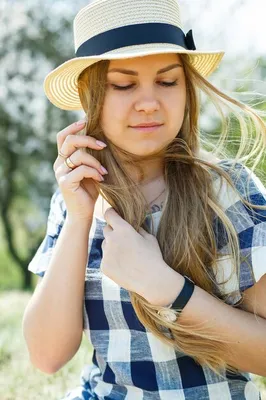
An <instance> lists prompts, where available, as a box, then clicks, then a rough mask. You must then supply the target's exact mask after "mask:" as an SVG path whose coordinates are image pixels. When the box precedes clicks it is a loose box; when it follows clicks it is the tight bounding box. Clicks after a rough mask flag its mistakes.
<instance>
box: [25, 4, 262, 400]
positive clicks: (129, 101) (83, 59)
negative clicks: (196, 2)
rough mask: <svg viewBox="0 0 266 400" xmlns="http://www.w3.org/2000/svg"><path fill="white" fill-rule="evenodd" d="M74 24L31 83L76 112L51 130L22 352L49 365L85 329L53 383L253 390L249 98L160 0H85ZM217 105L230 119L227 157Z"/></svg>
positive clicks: (256, 323) (174, 8) (194, 394)
mask: <svg viewBox="0 0 266 400" xmlns="http://www.w3.org/2000/svg"><path fill="white" fill-rule="evenodd" d="M74 34H75V47H76V49H75V50H76V58H74V59H73V60H69V61H67V62H66V63H64V64H63V65H61V66H60V67H58V68H57V69H55V70H54V71H52V72H51V73H50V74H49V75H48V76H47V78H46V80H45V92H46V94H47V96H48V98H49V99H50V101H51V102H52V103H53V104H54V105H56V106H57V107H59V108H61V109H64V110H77V109H83V110H84V111H85V114H86V117H87V119H86V121H81V122H80V123H78V124H73V125H71V126H69V127H67V128H65V129H63V130H62V131H61V132H59V133H58V135H57V147H58V157H57V159H56V160H55V163H54V172H55V177H56V180H57V182H58V188H57V190H56V191H55V193H54V194H53V196H52V199H51V207H50V213H49V217H48V224H47V232H46V236H45V238H44V240H43V243H42V244H41V246H40V248H39V249H38V251H37V253H36V255H35V257H34V258H33V260H32V261H31V263H30V265H29V270H30V271H32V272H33V273H35V274H37V275H39V277H40V278H39V282H38V285H37V287H36V289H35V292H34V294H33V296H32V299H31V300H30V302H29V304H28V306H27V309H26V310H25V314H24V319H23V332H24V336H25V340H26V343H27V346H28V350H29V355H30V358H31V361H32V363H33V364H34V365H35V366H36V367H37V368H38V369H40V370H42V371H44V372H46V373H54V372H56V371H58V370H59V369H60V368H62V367H63V366H64V365H65V364H66V363H67V362H68V361H69V360H70V359H72V357H73V356H74V355H75V354H76V352H77V351H78V349H79V346H80V343H81V340H82V334H83V332H84V333H85V334H86V336H87V337H88V339H89V341H90V343H91V344H92V346H93V356H92V360H91V363H89V360H88V365H87V366H85V367H84V370H83V371H82V375H81V385H80V386H79V387H77V388H76V389H74V390H71V391H69V392H68V393H67V394H66V396H65V399H76V400H78V399H83V400H84V399H112V400H118V399H119V400H120V399H127V400H129V399H130V400H138V399H145V400H146V399H166V400H172V399H186V400H187V399H195V398H200V399H202V400H203V399H204V400H205V399H206V400H207V399H210V400H217V399H223V400H225V399H226V400H227V399H237V400H241V399H243V400H244V399H248V400H255V399H260V398H261V397H260V393H259V390H258V388H257V387H256V386H255V384H254V383H253V381H252V380H251V376H250V373H254V374H257V375H262V376H266V334H265V333H266V295H265V293H266V290H265V289H266V275H265V274H266V264H265V259H266V189H265V187H264V186H263V184H262V182H261V180H260V179H259V177H258V176H257V175H256V174H255V173H254V169H255V167H256V165H257V163H258V162H259V161H260V159H261V157H262V155H263V152H264V151H265V147H266V125H265V122H264V120H263V119H262V118H261V115H262V114H261V115H260V113H259V112H258V111H255V109H252V108H251V107H249V106H247V105H244V104H243V103H241V102H239V101H237V100H235V99H233V98H231V97H229V96H227V95H226V94H224V93H223V92H221V91H220V90H218V89H217V88H215V87H214V86H213V85H212V84H211V83H210V82H209V81H208V80H207V79H206V78H207V76H209V75H210V74H211V73H212V72H213V71H214V70H215V69H216V68H217V67H218V65H219V63H220V61H221V59H222V56H223V54H224V53H223V52H220V51H212V52H210V51H199V50H196V47H195V43H194V40H193V36H192V31H190V32H189V33H188V34H187V35H185V34H184V33H183V31H182V28H181V24H180V18H179V7H178V4H177V2H176V1H175V0H164V1H163V2H162V1H161V0H160V1H154V0H145V1H144V0H134V2H133V3H132V2H131V1H129V0H128V1H127V0H124V1H123V4H121V0H108V1H106V0H105V1H104V0H97V1H94V2H92V3H91V4H89V5H88V6H87V7H85V8H83V9H82V10H81V11H80V12H79V13H78V14H77V16H76V18H75V20H74ZM200 91H202V92H204V93H205V94H206V95H208V96H209V97H210V99H211V100H212V101H213V103H214V105H215V106H216V107H217V110H218V111H220V113H221V117H222V125H221V135H220V138H219V143H215V144H213V143H209V142H207V140H206V139H205V138H204V135H203V134H202V132H201V130H200V126H199V118H200V96H199V94H200ZM223 107H228V110H229V111H231V112H232V115H233V116H234V117H235V119H236V121H238V122H239V127H240V139H241V142H240V146H239V151H238V152H237V155H236V156H235V158H234V159H233V158H231V157H229V156H228V153H227V152H226V147H225V144H226V145H227V144H228V142H229V140H230V131H229V126H228V124H227V121H226V115H225V112H224V110H223ZM245 118H247V119H248V121H247V120H246V119H245ZM251 128H253V131H251ZM250 135H253V136H252V140H253V142H252V140H251V136H250ZM101 142H104V143H105V144H101ZM211 149H212V150H211ZM251 159H252V169H250V168H249V167H247V164H248V161H249V160H251ZM105 168H106V169H107V173H106V171H105Z"/></svg>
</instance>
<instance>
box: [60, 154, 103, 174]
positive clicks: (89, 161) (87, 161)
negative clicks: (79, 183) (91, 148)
mask: <svg viewBox="0 0 266 400" xmlns="http://www.w3.org/2000/svg"><path fill="white" fill-rule="evenodd" d="M70 160H71V161H72V163H73V164H74V165H75V168H77V167H79V166H80V165H87V166H89V167H92V168H95V169H97V170H98V172H99V173H100V174H104V171H103V170H102V169H101V168H102V165H101V163H100V161H98V160H97V159H96V158H95V157H93V156H92V155H90V154H88V153H86V152H85V151H81V150H77V151H75V152H74V153H73V154H72V155H71V158H70ZM64 164H65V163H64ZM66 168H67V166H66Z"/></svg>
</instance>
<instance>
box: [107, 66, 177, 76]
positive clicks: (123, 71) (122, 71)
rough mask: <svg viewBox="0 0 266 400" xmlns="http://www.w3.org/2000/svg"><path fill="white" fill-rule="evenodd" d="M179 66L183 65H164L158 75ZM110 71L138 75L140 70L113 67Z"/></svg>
mask: <svg viewBox="0 0 266 400" xmlns="http://www.w3.org/2000/svg"><path fill="white" fill-rule="evenodd" d="M179 67H181V68H182V65H181V64H171V65H168V67H164V68H162V69H159V71H157V73H156V75H159V74H163V73H164V72H167V71H170V70H171V69H174V68H179ZM109 72H121V74H126V75H134V76H138V72H136V71H132V70H130V69H124V68H112V69H110V70H109V71H108V73H109Z"/></svg>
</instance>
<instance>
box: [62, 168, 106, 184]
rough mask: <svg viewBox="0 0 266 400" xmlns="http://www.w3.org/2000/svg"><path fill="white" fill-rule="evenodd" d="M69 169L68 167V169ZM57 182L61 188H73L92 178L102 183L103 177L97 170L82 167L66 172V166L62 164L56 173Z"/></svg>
mask: <svg viewBox="0 0 266 400" xmlns="http://www.w3.org/2000/svg"><path fill="white" fill-rule="evenodd" d="M66 168H67V167H66ZM55 176H56V179H57V182H58V184H59V185H60V186H63V187H71V186H73V185H74V186H75V187H76V186H77V183H80V182H81V181H82V180H83V179H84V178H92V179H94V180H96V181H98V182H102V178H103V177H102V176H101V174H99V172H98V171H96V169H94V168H91V167H87V166H86V165H81V166H80V167H77V168H75V169H73V170H70V169H68V171H67V172H66V171H65V166H64V164H62V165H61V166H60V167H59V168H58V169H57V170H56V172H55Z"/></svg>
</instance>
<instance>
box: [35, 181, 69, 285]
mask: <svg viewBox="0 0 266 400" xmlns="http://www.w3.org/2000/svg"><path fill="white" fill-rule="evenodd" d="M65 218H66V206H65V202H64V198H63V196H62V193H61V191H60V189H59V188H57V190H56V191H55V192H54V194H53V196H52V198H51V202H50V210H49V215H48V220H47V227H46V234H45V237H44V239H43V241H42V243H41V244H40V246H39V248H38V250H37V252H36V253H35V255H34V257H33V259H32V260H31V262H30V263H29V265H28V270H29V271H31V272H33V273H34V274H36V275H39V276H41V277H43V276H44V274H45V272H46V270H47V267H48V265H49V262H50V259H51V257H52V253H53V249H54V247H55V245H56V242H57V239H58V237H59V235H60V232H61V229H62V227H63V225H64V221H65Z"/></svg>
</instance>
